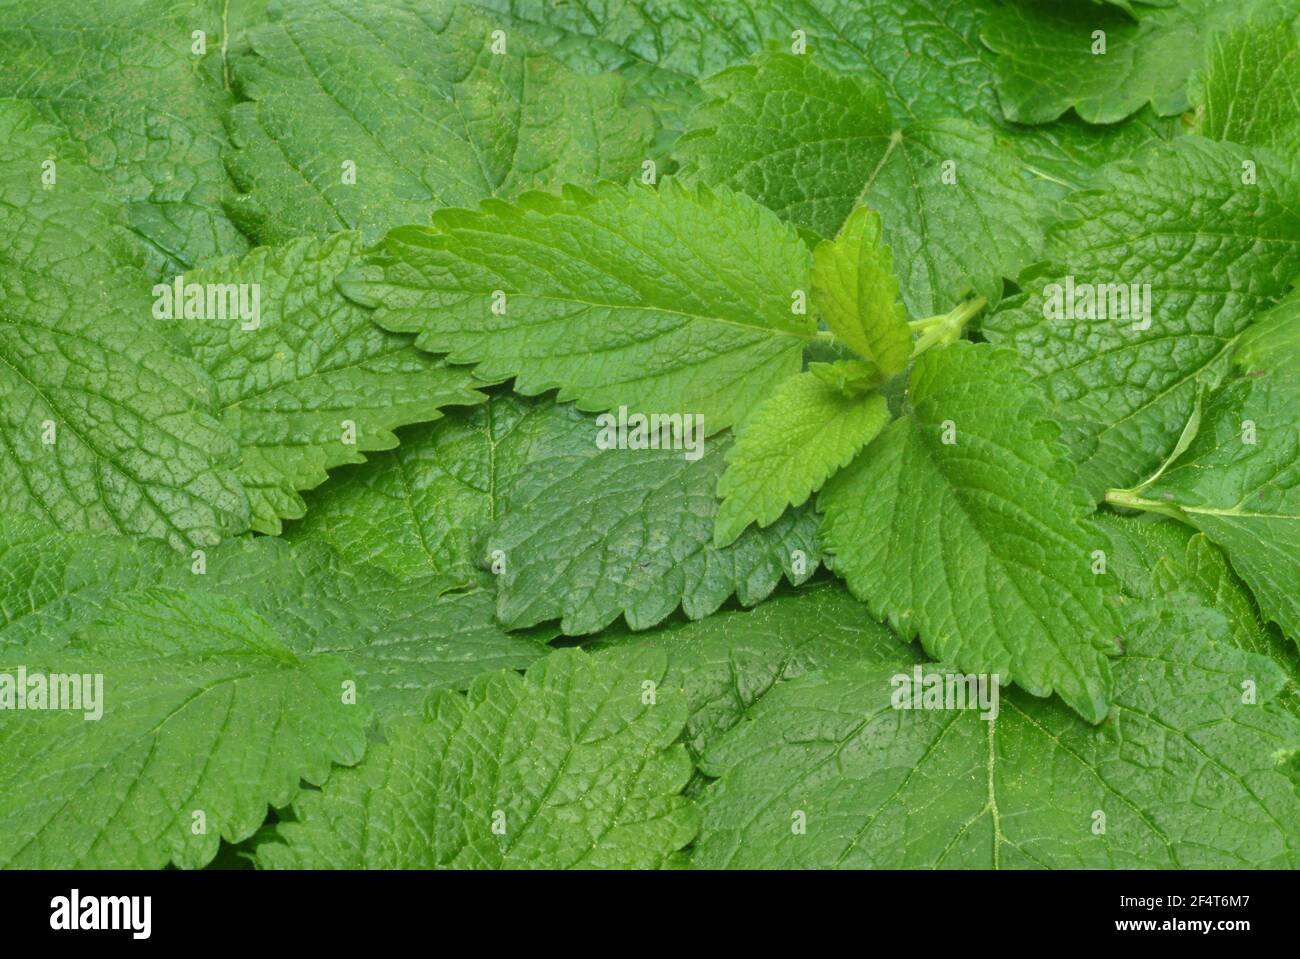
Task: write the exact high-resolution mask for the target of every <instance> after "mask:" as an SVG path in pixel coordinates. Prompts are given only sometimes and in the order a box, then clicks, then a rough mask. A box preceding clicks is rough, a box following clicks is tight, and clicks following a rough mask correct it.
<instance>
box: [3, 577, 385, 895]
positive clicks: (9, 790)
mask: <svg viewBox="0 0 1300 959" xmlns="http://www.w3.org/2000/svg"><path fill="white" fill-rule="evenodd" d="M3 666H4V667H5V668H4V669H3V670H0V672H3V673H8V674H10V675H11V676H12V675H15V674H16V673H17V670H18V669H19V668H20V667H25V669H26V670H27V676H28V677H29V679H30V677H31V676H32V675H34V674H40V675H42V677H44V676H46V675H48V674H51V673H58V674H63V675H67V674H73V675H74V676H75V678H76V679H78V680H80V679H81V678H82V677H84V676H91V677H94V676H98V677H100V679H99V684H98V685H97V687H96V688H98V690H99V691H100V692H99V694H98V696H97V704H98V706H99V707H100V708H102V715H101V716H99V717H98V718H97V719H95V718H92V717H93V716H94V711H87V710H84V709H83V710H82V711H69V710H66V709H64V710H53V709H49V708H46V709H44V710H38V709H35V708H32V702H31V700H28V708H27V709H25V710H21V711H18V712H15V713H14V714H13V716H12V717H10V718H7V719H6V720H5V722H4V724H3V725H0V787H2V788H0V864H3V865H5V866H8V867H11V868H13V867H16V868H28V869H30V868H45V869H49V868H56V867H57V868H70V867H71V868H83V869H84V868H104V867H114V868H154V869H156V868H159V867H161V866H163V865H165V864H167V863H168V862H169V861H170V862H174V863H176V864H177V865H179V866H183V867H191V868H193V867H198V866H202V865H203V864H204V863H206V862H207V861H208V860H209V859H211V858H212V857H213V856H214V855H215V854H216V851H217V843H218V840H219V838H225V839H227V840H228V841H231V842H238V841H239V840H241V839H244V838H246V837H247V836H249V835H251V834H252V833H253V832H254V831H255V830H256V829H257V827H258V826H259V825H261V823H262V820H263V819H264V818H265V816H266V807H267V804H268V803H269V804H272V805H276V806H281V805H284V804H286V803H287V802H288V801H289V800H290V798H291V797H292V796H293V795H294V793H295V792H296V791H297V789H298V783H299V780H300V779H306V780H307V781H309V782H312V783H322V782H324V781H325V777H326V776H327V775H328V773H329V767H330V763H331V762H339V763H355V762H357V761H358V760H359V759H360V758H361V756H362V753H363V752H364V750H365V744H366V737H365V727H366V725H367V723H368V713H367V711H366V710H365V709H364V708H363V707H361V706H355V705H346V704H345V703H344V702H343V697H342V695H341V690H342V689H343V684H344V682H345V681H346V680H347V679H348V672H347V670H346V667H344V665H343V664H342V663H341V662H339V661H338V660H336V659H334V658H333V657H327V656H325V657H315V656H308V657H304V656H299V655H298V654H296V653H295V652H294V651H293V649H291V648H290V646H289V645H288V644H286V643H284V642H283V641H282V640H281V638H280V637H279V636H278V635H277V633H276V631H275V630H274V629H273V628H272V627H271V626H270V624H268V623H267V622H266V621H265V620H264V619H262V618H261V617H259V616H257V615H256V614H253V613H250V612H248V611H247V610H245V609H243V608H242V607H240V606H239V605H238V604H236V603H234V602H233V601H231V600H227V599H224V598H221V597H216V596H198V595H186V594H184V593H181V592H177V591H174V590H165V589H155V590H153V591H151V592H150V593H148V594H146V595H145V596H143V597H140V598H138V599H137V600H136V601H135V602H133V603H130V604H123V603H119V602H116V601H115V602H112V603H110V604H109V605H108V606H107V608H105V609H104V611H103V615H102V618H101V619H100V620H99V621H98V622H97V623H95V624H94V625H93V626H91V627H89V628H87V629H86V630H85V631H84V632H82V633H81V634H80V635H79V636H78V637H77V638H76V639H74V640H73V642H72V643H71V644H70V645H68V646H66V647H64V648H63V649H62V650H60V651H59V652H58V653H57V654H51V655H49V656H47V657H39V656H38V657H26V656H22V655H20V650H17V649H8V650H6V652H5V653H4V659H3ZM92 682H94V681H93V680H92ZM86 702H87V701H85V700H83V701H82V704H83V706H84V705H85V704H86ZM200 816H201V817H202V819H200V818H198V817H200ZM196 823H201V824H202V825H203V827H204V828H203V829H202V830H198V829H195V828H194V826H195V825H196Z"/></svg>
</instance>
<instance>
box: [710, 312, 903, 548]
mask: <svg viewBox="0 0 1300 959" xmlns="http://www.w3.org/2000/svg"><path fill="white" fill-rule="evenodd" d="M904 329H905V330H906V327H904ZM888 422H889V405H888V403H886V401H885V398H884V396H882V395H881V394H880V393H866V394H860V395H849V394H845V393H843V392H841V391H840V390H838V389H836V388H835V387H833V386H830V385H829V384H827V383H826V382H825V381H824V380H823V379H821V378H820V377H818V376H815V375H814V374H812V373H810V372H804V373H800V374H798V375H796V376H792V377H790V379H788V380H786V381H785V382H784V383H782V384H781V385H780V386H778V387H777V388H776V391H775V392H774V393H773V394H772V395H771V397H769V398H768V399H767V400H765V401H763V402H762V403H761V404H760V405H759V406H758V407H757V408H755V410H754V412H753V413H752V414H750V416H749V418H748V419H747V420H745V423H744V425H743V426H742V427H741V430H740V433H739V435H738V437H737V439H736V442H735V444H734V445H732V446H731V448H730V449H728V450H727V470H726V472H724V473H723V474H722V477H721V478H720V479H719V480H718V496H719V498H721V499H722V503H721V504H720V505H719V507H718V516H717V520H716V524H717V525H716V526H715V527H714V530H713V544H714V546H717V547H724V546H729V545H731V544H732V543H734V542H735V541H736V537H738V536H739V535H740V534H741V533H742V532H743V531H744V529H745V527H747V526H748V525H749V524H750V523H757V524H758V525H759V526H770V525H771V524H772V523H774V522H775V521H776V520H777V519H778V518H779V517H780V516H781V515H782V514H783V513H784V512H785V511H786V508H787V507H790V506H801V505H803V503H805V502H806V501H807V499H808V497H809V496H810V495H812V494H813V493H815V492H817V490H819V489H821V487H822V484H823V483H825V482H826V480H827V478H828V477H830V476H832V475H834V474H835V472H836V471H837V470H839V469H840V468H841V467H843V466H846V465H848V462H849V461H850V460H851V459H853V457H854V456H855V455H856V454H857V452H858V451H859V450H860V449H862V447H864V446H866V445H867V444H868V443H870V442H871V441H872V440H873V439H875V438H876V435H877V434H878V433H879V432H880V431H881V430H882V429H884V428H885V425H886V424H887V423H888Z"/></svg>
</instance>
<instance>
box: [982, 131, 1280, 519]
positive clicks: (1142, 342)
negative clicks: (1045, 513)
mask: <svg viewBox="0 0 1300 959" xmlns="http://www.w3.org/2000/svg"><path fill="white" fill-rule="evenodd" d="M1246 161H1250V162H1252V163H1254V164H1256V167H1255V169H1256V172H1257V175H1258V182H1256V183H1254V184H1245V183H1243V182H1242V176H1243V172H1244V171H1245V170H1246V167H1245V166H1244V164H1245V163H1246ZM1048 258H1049V260H1050V265H1049V266H1047V267H1045V268H1042V269H1037V270H1032V271H1030V272H1028V273H1027V274H1026V275H1024V276H1022V277H1021V281H1020V285H1021V287H1022V288H1023V289H1024V290H1025V294H1024V295H1023V296H1022V297H1020V298H1018V299H1017V300H1015V301H1008V303H1007V304H1006V305H1005V307H1004V308H1003V309H1000V310H999V311H998V312H996V313H994V314H993V315H992V316H989V317H987V318H985V320H984V322H983V326H982V329H983V331H984V334H985V336H987V338H988V339H989V340H991V341H992V342H994V343H998V344H1005V345H1008V346H1012V347H1014V348H1015V349H1016V350H1017V352H1019V354H1020V356H1021V359H1022V361H1023V362H1024V363H1025V364H1026V366H1027V367H1028V369H1029V370H1031V371H1032V372H1033V373H1035V374H1036V375H1037V377H1038V378H1039V380H1040V382H1042V383H1043V384H1044V385H1045V386H1046V388H1047V390H1048V393H1049V395H1050V397H1051V400H1052V403H1053V406H1054V407H1055V413H1056V417H1057V419H1058V421H1059V422H1061V423H1062V424H1063V425H1064V426H1065V438H1066V440H1067V443H1068V445H1069V446H1070V447H1071V449H1072V452H1073V455H1074V458H1075V459H1076V461H1078V462H1079V463H1080V471H1079V472H1080V479H1081V481H1083V482H1084V483H1085V485H1086V486H1087V487H1088V489H1089V491H1090V492H1092V493H1093V494H1094V495H1096V496H1097V497H1098V498H1100V495H1101V492H1102V490H1103V489H1104V488H1105V487H1106V486H1127V485H1130V484H1132V483H1135V482H1137V481H1139V480H1141V479H1144V478H1146V477H1147V476H1149V475H1150V474H1151V472H1152V471H1153V470H1154V469H1155V467H1156V466H1157V465H1158V464H1159V462H1160V461H1161V459H1162V458H1163V457H1164V455H1165V454H1166V453H1167V452H1168V451H1169V450H1170V449H1171V448H1172V447H1173V445H1174V442H1175V441H1176V440H1177V438H1178V436H1179V434H1180V433H1181V432H1182V429H1183V426H1184V424H1185V423H1186V422H1187V419H1188V416H1189V415H1190V414H1191V410H1192V407H1193V404H1194V401H1195V398H1196V395H1197V392H1198V390H1199V389H1200V388H1201V383H1202V382H1209V383H1213V382H1214V381H1215V380H1216V379H1217V377H1218V376H1220V375H1221V372H1222V369H1223V367H1224V365H1225V363H1226V358H1227V356H1229V355H1230V354H1231V351H1232V348H1233V344H1234V343H1235V342H1236V338H1237V336H1238V335H1239V334H1240V333H1241V332H1242V330H1243V329H1245V328H1246V326H1247V325H1248V324H1249V323H1250V321H1251V320H1252V319H1254V318H1255V317H1256V316H1257V315H1258V313H1259V311H1260V310H1261V309H1262V308H1264V307H1266V306H1268V305H1269V304H1270V303H1271V302H1272V301H1273V300H1274V299H1276V298H1277V297H1279V296H1281V295H1282V294H1283V293H1285V292H1286V290H1287V289H1288V287H1289V284H1290V281H1291V280H1292V278H1293V277H1295V276H1297V275H1300V169H1297V168H1296V166H1295V164H1294V163H1292V162H1291V161H1289V160H1285V159H1283V158H1282V157H1280V156H1276V155H1274V154H1271V153H1267V152H1256V151H1251V150H1246V149H1244V148H1241V147H1237V146H1233V145H1231V144H1221V143H1211V142H1209V141H1206V140H1203V139H1201V138H1199V137H1186V138H1183V139H1181V140H1179V141H1178V142H1176V143H1175V144H1173V145H1170V146H1166V147H1160V148H1153V149H1152V150H1150V151H1148V152H1147V153H1145V154H1144V155H1143V157H1142V159H1141V160H1139V161H1133V162H1122V163H1118V164H1115V165H1113V166H1111V167H1110V168H1108V169H1107V171H1106V172H1105V173H1103V174H1102V175H1101V176H1100V177H1099V178H1098V180H1097V182H1096V183H1095V185H1094V188H1092V189H1089V190H1086V191H1083V192H1081V193H1077V194H1074V195H1072V197H1071V198H1070V199H1069V200H1068V201H1067V203H1066V206H1065V208H1064V210H1063V214H1062V217H1061V219H1060V220H1059V221H1058V223H1057V224H1056V226H1055V227H1054V228H1053V229H1052V230H1051V231H1050V232H1049V236H1048ZM1068 277H1073V282H1074V284H1075V286H1076V288H1081V287H1082V286H1083V285H1091V286H1093V287H1094V288H1100V287H1101V286H1102V285H1103V284H1122V285H1123V286H1125V287H1126V288H1127V287H1129V286H1130V285H1131V284H1139V285H1145V284H1150V298H1149V303H1148V305H1149V308H1150V324H1149V327H1148V328H1147V329H1138V328H1136V327H1138V326H1139V325H1140V321H1139V320H1138V319H1137V318H1136V316H1135V315H1133V314H1132V313H1130V314H1129V315H1127V316H1123V315H1121V316H1119V317H1118V318H1116V315H1115V312H1114V311H1113V308H1111V307H1110V303H1109V295H1107V296H1106V297H1105V299H1106V300H1107V309H1106V310H1105V311H1101V312H1104V313H1105V315H1104V316H1103V315H1100V312H1098V311H1096V310H1094V311H1089V310H1087V309H1086V306H1085V305H1084V300H1083V299H1082V294H1080V296H1079V297H1078V298H1077V302H1076V305H1075V310H1074V311H1073V314H1072V315H1071V314H1069V313H1066V314H1064V316H1063V318H1061V319H1056V318H1053V317H1051V316H1050V315H1051V313H1052V311H1051V310H1050V309H1049V306H1050V304H1049V297H1050V296H1051V290H1050V288H1051V287H1052V285H1053V284H1055V285H1057V286H1058V287H1062V288H1063V287H1064V286H1065V284H1066V282H1067V278H1068ZM1063 303H1064V301H1063ZM1090 314H1091V318H1090Z"/></svg>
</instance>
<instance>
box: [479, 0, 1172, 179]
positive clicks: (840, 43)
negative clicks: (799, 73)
mask: <svg viewBox="0 0 1300 959" xmlns="http://www.w3.org/2000/svg"><path fill="white" fill-rule="evenodd" d="M475 5H476V6H478V7H480V8H482V9H485V10H489V11H491V12H493V13H494V14H504V12H505V11H510V13H511V15H512V19H513V21H514V23H515V26H516V28H517V29H520V30H527V31H529V32H530V33H532V34H534V35H536V36H538V38H539V40H540V42H542V43H545V44H546V45H547V48H548V49H549V50H551V51H553V52H555V54H556V56H559V57H561V58H562V59H564V60H565V62H566V63H568V64H570V65H571V66H573V67H574V69H577V70H581V71H583V72H595V71H602V70H608V69H620V70H621V71H622V72H623V73H624V74H625V75H627V76H629V77H634V76H635V77H638V78H639V79H638V86H640V87H644V88H645V89H646V90H647V93H648V95H647V96H646V97H645V102H648V103H651V104H653V105H654V106H655V109H656V110H658V111H659V112H660V115H661V117H663V116H664V114H665V108H666V111H667V113H668V117H667V119H666V122H667V123H669V124H671V125H674V127H675V128H681V129H684V127H683V126H682V119H681V117H682V115H683V114H684V113H685V112H686V111H687V110H688V109H689V106H690V105H691V103H692V100H691V97H690V96H689V93H690V91H692V90H694V89H696V87H695V84H694V83H693V82H692V81H691V78H697V79H700V78H706V77H709V76H710V75H712V74H714V73H717V72H719V71H721V70H724V69H726V68H728V67H735V66H738V65H740V64H742V63H745V62H746V61H747V60H749V59H750V58H751V57H752V56H754V55H755V54H758V53H760V52H763V51H765V50H767V49H769V48H772V47H775V48H777V49H780V50H783V51H789V50H790V48H791V44H792V42H793V39H794V38H793V36H792V34H793V32H794V31H795V30H800V31H802V32H803V34H804V38H805V40H806V43H807V50H808V52H807V54H805V55H806V56H807V57H808V58H810V59H814V60H816V61H817V63H819V64H821V65H822V66H824V67H827V68H829V69H830V70H833V71H835V72H836V73H839V74H850V75H854V76H856V77H859V78H862V79H863V80H866V81H868V82H876V83H879V84H881V85H883V87H884V89H885V92H886V94H887V96H888V98H889V108H890V110H891V111H892V113H893V115H894V116H895V117H896V118H897V119H898V120H899V121H900V123H904V122H905V123H911V122H912V121H917V120H934V119H938V118H944V117H952V116H962V117H965V118H967V119H968V120H970V121H972V122H974V123H976V124H978V125H980V126H983V127H988V128H993V129H995V130H996V131H997V133H998V136H999V138H1000V139H1001V140H1003V141H1005V142H1006V144H1007V145H1008V146H1009V147H1010V148H1011V149H1013V150H1014V151H1015V154H1016V155H1018V156H1019V157H1020V158H1021V162H1022V163H1023V164H1024V165H1025V166H1026V168H1027V169H1030V170H1032V171H1034V172H1035V173H1038V174H1039V175H1044V174H1045V175H1047V176H1049V177H1051V178H1052V179H1053V180H1057V181H1060V182H1064V183H1066V184H1071V185H1073V184H1075V183H1077V181H1078V179H1079V178H1080V177H1081V176H1082V175H1083V174H1084V173H1085V172H1086V171H1088V170H1092V169H1095V168H1096V167H1097V166H1099V165H1101V164H1102V163H1105V162H1107V161H1108V160H1111V159H1115V158H1117V157H1121V156H1127V155H1129V154H1130V153H1131V152H1132V151H1133V149H1134V148H1135V147H1136V146H1137V145H1139V144H1140V143H1143V142H1146V141H1147V140H1148V139H1150V138H1151V137H1153V136H1157V137H1159V138H1164V139H1167V138H1168V136H1169V132H1170V126H1171V125H1170V124H1164V125H1163V126H1164V129H1163V130H1162V131H1160V132H1157V131H1155V130H1152V129H1151V128H1150V126H1151V125H1150V124H1149V123H1147V122H1141V123H1128V122H1123V123H1117V124H1111V125H1108V126H1104V127H1101V126H1094V125H1091V124H1087V123H1084V122H1082V121H1079V120H1075V119H1073V118H1065V119H1063V120H1062V121H1061V122H1058V123H1055V124H1051V125H1049V126H1043V127H1033V128H1031V127H1025V126H1018V125H1012V124H1008V123H1006V122H1004V121H1003V119H1002V116H1003V115H1002V108H1001V106H999V104H998V98H997V94H996V93H995V92H994V78H995V68H996V66H997V59H998V57H997V55H996V54H995V53H994V52H993V51H992V50H990V49H989V48H988V47H987V46H985V45H984V44H983V43H982V42H981V40H980V35H979V34H980V27H981V25H982V24H983V23H985V22H987V20H988V19H989V17H990V16H992V15H993V13H994V12H995V11H997V10H999V9H1000V5H999V4H998V3H996V2H994V0H872V2H871V3H842V2H836V0H795V2H791V0H721V2H719V0H688V2H677V3H673V4H670V5H662V4H644V3H637V2H634V0H602V2H600V3H595V2H590V0H582V2H575V3H563V4H542V3H534V2H530V0H475ZM663 90H668V91H671V92H672V97H671V98H669V102H668V103H667V104H666V107H665V105H661V101H663V100H664V99H665V98H664V96H663V95H662V93H661V91H663ZM975 146H976V147H977V148H979V149H984V145H983V144H979V143H977V144H975ZM977 156H978V154H977Z"/></svg>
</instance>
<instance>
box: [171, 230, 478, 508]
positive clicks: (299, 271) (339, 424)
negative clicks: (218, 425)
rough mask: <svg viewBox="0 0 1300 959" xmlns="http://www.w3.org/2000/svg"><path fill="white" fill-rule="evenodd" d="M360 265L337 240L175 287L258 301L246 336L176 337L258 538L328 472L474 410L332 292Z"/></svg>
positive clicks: (187, 331) (429, 367) (426, 361)
mask: <svg viewBox="0 0 1300 959" xmlns="http://www.w3.org/2000/svg"><path fill="white" fill-rule="evenodd" d="M359 254H360V239H359V238H358V237H357V236H356V234H352V233H340V234H336V235H335V236H332V237H330V238H328V239H326V240H312V239H300V240H294V241H291V242H289V243H287V244H284V245H282V246H278V247H259V248H258V249H256V250H254V251H253V252H252V253H250V254H248V256H246V257H245V258H244V259H242V260H234V259H229V260H224V261H219V262H216V263H213V264H212V265H210V266H208V267H206V268H204V269H201V270H196V271H193V272H191V273H187V274H186V275H185V276H184V282H185V283H187V284H188V283H195V284H200V285H202V286H203V287H204V289H210V288H212V287H223V286H229V285H231V284H234V285H236V286H239V287H242V288H245V289H248V288H251V287H253V286H256V287H257V289H258V302H259V306H260V310H259V316H258V318H257V320H256V329H251V330H249V329H245V328H244V327H245V326H251V325H254V324H253V321H245V320H244V314H240V315H230V316H220V317H219V316H211V315H210V316H207V317H206V318H200V319H195V320H190V319H186V320H184V321H180V323H179V325H180V327H181V332H182V333H183V335H184V336H185V338H186V339H187V340H188V341H189V343H190V344H191V347H192V349H193V354H194V357H195V359H197V360H198V361H199V363H200V364H202V366H203V367H204V368H205V369H206V370H207V371H208V373H209V374H210V375H211V376H212V379H213V381H214V382H215V383H216V388H217V409H218V413H219V415H220V416H221V419H222V422H223V424H224V425H225V427H226V429H227V431H228V432H229V433H230V434H231V435H232V436H233V437H234V438H235V439H236V440H237V441H238V442H239V445H240V452H241V455H242V462H241V466H240V470H239V476H240V479H241V480H242V481H243V485H244V489H245V490H246V491H247V492H248V496H249V499H250V501H251V504H252V511H253V528H254V529H256V530H258V531H259V532H263V533H278V532H279V531H280V518H281V517H284V518H296V517H299V516H302V514H303V511H304V509H305V506H304V504H303V502H302V498H301V497H300V496H299V495H298V492H297V491H298V490H303V489H311V488H312V487H315V486H318V485H319V484H320V483H322V482H324V480H325V479H326V470H330V469H333V468H334V467H336V466H340V465H342V464H344V463H359V462H363V461H364V457H363V456H362V452H365V451H372V450H384V449H391V448H392V447H394V446H396V445H397V437H396V436H394V435H393V433H392V432H391V430H392V429H393V428H395V427H398V426H404V425H406V424H408V423H418V422H425V421H428V420H433V419H437V418H438V416H440V415H441V414H440V410H441V408H442V407H444V406H447V405H449V404H466V403H476V402H481V401H482V399H483V397H482V394H480V393H478V392H476V391H475V390H474V389H473V387H474V385H475V384H476V381H475V380H474V378H473V376H472V375H471V373H470V372H469V371H468V370H466V369H463V368H456V367H449V366H447V365H446V364H445V363H443V362H441V361H439V360H437V359H434V358H432V357H430V356H428V355H427V354H424V353H422V352H421V351H419V350H417V349H416V348H415V347H414V346H413V345H412V344H411V342H410V338H409V337H404V336H399V335H397V334H393V333H388V332H386V331H384V330H382V329H380V328H379V327H377V326H376V325H375V324H374V323H372V322H371V320H370V315H369V311H367V310H365V309H362V308H361V307H359V306H357V305H356V304H355V303H353V302H352V301H350V300H348V299H347V298H345V297H344V296H343V295H342V294H340V293H339V292H338V291H337V290H336V289H335V287H334V281H335V279H336V278H337V277H338V275H339V274H340V273H341V272H342V271H343V270H344V269H346V268H348V267H349V266H350V265H352V264H353V263H354V262H356V261H357V260H358V259H359ZM222 312H225V311H222ZM349 423H350V424H351V426H350V427H349V426H348V424H349Z"/></svg>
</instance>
